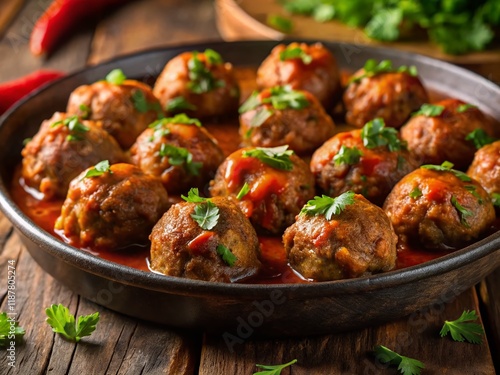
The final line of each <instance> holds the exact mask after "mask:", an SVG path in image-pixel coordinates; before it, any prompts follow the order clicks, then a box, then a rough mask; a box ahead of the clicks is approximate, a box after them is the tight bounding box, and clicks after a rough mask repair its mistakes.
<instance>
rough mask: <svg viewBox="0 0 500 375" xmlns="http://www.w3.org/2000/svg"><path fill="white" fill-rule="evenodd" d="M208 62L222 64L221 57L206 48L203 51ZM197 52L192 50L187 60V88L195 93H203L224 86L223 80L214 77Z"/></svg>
mask: <svg viewBox="0 0 500 375" xmlns="http://www.w3.org/2000/svg"><path fill="white" fill-rule="evenodd" d="M204 54H205V57H206V61H207V63H208V64H211V65H216V64H222V63H223V60H222V57H221V56H220V55H219V54H218V53H217V52H215V51H214V50H211V49H207V50H205V52H204ZM198 55H199V52H198V51H193V52H192V56H191V58H190V59H189V60H188V63H187V66H188V70H189V73H188V76H189V82H188V86H187V87H188V89H189V90H191V92H193V93H195V94H203V93H206V92H209V91H212V90H214V89H216V88H219V87H224V86H225V85H226V83H225V82H224V81H223V80H217V79H215V77H214V75H213V74H212V72H211V71H210V69H209V68H208V67H207V66H206V65H205V64H204V63H203V61H201V60H200V58H199V56H198Z"/></svg>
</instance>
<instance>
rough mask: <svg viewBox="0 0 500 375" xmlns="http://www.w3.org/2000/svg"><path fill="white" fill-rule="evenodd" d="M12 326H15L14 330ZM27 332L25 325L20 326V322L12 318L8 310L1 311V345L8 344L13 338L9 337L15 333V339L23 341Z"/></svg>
mask: <svg viewBox="0 0 500 375" xmlns="http://www.w3.org/2000/svg"><path fill="white" fill-rule="evenodd" d="M12 326H14V327H13V328H14V329H13V330H12V328H11V327H12ZM25 333H26V331H25V329H24V328H23V327H19V322H18V321H16V320H15V319H14V320H11V318H9V317H8V316H7V313H6V312H3V313H0V346H8V345H9V344H10V341H12V339H11V338H10V337H9V336H11V335H14V341H17V342H19V341H21V340H22V338H23V336H24V334H25Z"/></svg>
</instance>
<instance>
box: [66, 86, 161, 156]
mask: <svg viewBox="0 0 500 375" xmlns="http://www.w3.org/2000/svg"><path fill="white" fill-rule="evenodd" d="M67 111H68V113H71V114H77V115H79V116H81V117H83V118H88V119H90V120H99V121H102V122H101V124H102V127H103V129H104V130H106V131H107V132H108V133H109V134H111V135H112V136H113V137H115V138H116V140H117V141H118V143H119V144H120V146H121V147H122V148H124V149H128V148H129V147H130V146H131V145H132V143H134V142H135V139H136V138H137V136H138V135H139V134H141V132H142V131H143V130H144V129H146V128H147V126H148V125H149V124H150V123H152V122H153V121H155V120H156V119H157V118H158V116H162V114H163V111H162V109H161V106H160V103H159V102H158V99H156V97H155V96H154V95H153V92H152V90H151V88H150V87H149V86H148V85H146V84H145V83H142V82H139V81H134V80H125V81H123V82H122V83H121V84H119V85H118V84H114V83H110V82H107V81H99V82H95V83H93V84H91V85H83V86H80V87H78V88H76V89H75V90H74V91H73V92H72V93H71V95H70V97H69V100H68V105H67Z"/></svg>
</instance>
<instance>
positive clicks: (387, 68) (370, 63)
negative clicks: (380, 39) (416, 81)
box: [347, 59, 418, 85]
mask: <svg viewBox="0 0 500 375" xmlns="http://www.w3.org/2000/svg"><path fill="white" fill-rule="evenodd" d="M392 72H399V73H407V74H409V75H411V76H414V77H415V76H417V75H418V71H417V67H416V66H414V65H410V66H406V65H402V66H400V67H399V68H394V67H393V66H392V61H391V60H382V61H380V62H379V63H377V61H376V60H375V59H368V60H366V62H365V65H364V67H363V73H362V74H360V75H357V76H353V77H351V79H350V80H349V82H348V83H347V84H348V85H349V84H351V83H359V82H361V80H362V79H363V78H366V77H373V76H375V75H377V74H382V73H392Z"/></svg>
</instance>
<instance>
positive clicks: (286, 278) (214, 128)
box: [11, 68, 500, 284]
mask: <svg viewBox="0 0 500 375" xmlns="http://www.w3.org/2000/svg"><path fill="white" fill-rule="evenodd" d="M235 72H236V76H237V79H238V81H239V83H240V86H241V92H242V96H241V97H242V99H243V100H245V99H246V98H247V97H248V96H249V95H250V94H251V92H252V91H253V90H254V89H255V76H256V74H255V68H236V71H235ZM343 76H344V77H346V74H345V73H344V74H343ZM431 97H432V99H437V95H436V94H434V95H432V93H431ZM333 118H334V120H335V122H336V124H337V127H336V130H337V132H341V131H346V130H350V128H349V127H347V126H345V125H339V124H341V122H342V120H341V118H336V117H335V114H334V116H333ZM203 125H204V126H205V127H206V128H207V130H208V131H209V132H210V133H211V134H213V135H214V136H215V138H216V139H217V140H218V142H219V145H220V147H221V148H222V150H223V151H224V154H225V155H226V156H227V155H229V154H231V153H232V152H233V151H235V150H237V149H238V148H239V142H240V136H239V134H238V118H237V117H233V118H228V119H224V120H221V121H218V122H207V121H204V122H203ZM304 159H305V160H306V162H307V161H308V158H307V157H305V158H304ZM250 160H251V159H250ZM20 170H21V167H20V166H18V168H17V169H16V171H15V173H14V176H13V182H12V186H11V195H12V198H13V200H14V201H15V203H16V204H17V205H18V206H19V208H20V209H21V210H22V211H23V212H24V213H25V214H26V215H27V216H28V217H29V218H30V219H32V220H33V221H34V222H35V223H36V224H37V225H38V226H39V227H40V228H42V229H44V230H45V231H47V232H49V233H51V234H52V235H54V236H55V237H58V238H61V239H62V240H63V241H64V242H67V243H70V241H68V239H67V238H65V237H64V236H61V235H60V234H59V233H57V232H56V231H54V223H55V221H56V219H57V217H58V216H59V214H60V212H61V207H62V204H63V201H62V200H55V201H50V202H46V201H41V200H39V199H37V198H36V194H32V192H31V193H30V191H29V189H25V187H24V184H23V180H22V178H21V173H20ZM233 178H235V179H237V173H236V175H235V176H233ZM277 185H279V184H277ZM278 190H279V189H278ZM170 200H171V201H172V203H175V202H178V201H179V197H176V196H170ZM499 228H500V225H499V221H498V220H497V221H496V222H495V225H494V227H492V228H491V231H490V232H489V233H487V235H489V234H491V233H493V232H494V231H496V230H498V229H499ZM259 242H260V248H261V261H262V264H263V268H262V271H261V272H260V274H259V275H258V276H256V277H252V278H251V279H247V280H245V281H244V282H245V283H257V284H278V283H304V282H309V281H308V280H305V279H304V278H302V277H301V276H300V275H298V274H297V273H295V272H294V271H293V270H292V269H291V268H290V267H289V265H288V263H287V259H286V254H285V250H284V247H283V244H282V242H281V237H280V236H279V237H263V236H260V237H259ZM70 245H72V246H75V247H77V248H79V247H80V246H79V244H78V243H70ZM82 250H83V251H88V252H89V253H91V254H93V255H96V256H99V257H101V258H103V259H106V260H109V261H111V262H115V263H118V264H121V265H125V266H128V267H132V268H136V269H139V270H142V271H150V269H149V267H148V258H149V246H145V245H143V246H139V245H131V246H129V247H127V248H125V249H120V250H119V251H101V250H100V251H95V250H93V249H89V248H83V249H82ZM448 253H449V252H446V251H441V252H430V251H424V250H419V249H414V248H412V249H410V248H403V249H399V250H398V259H397V264H396V269H401V268H405V267H410V266H413V265H416V264H420V263H423V262H427V261H429V260H432V259H436V258H438V257H440V256H443V255H446V254H448Z"/></svg>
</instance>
